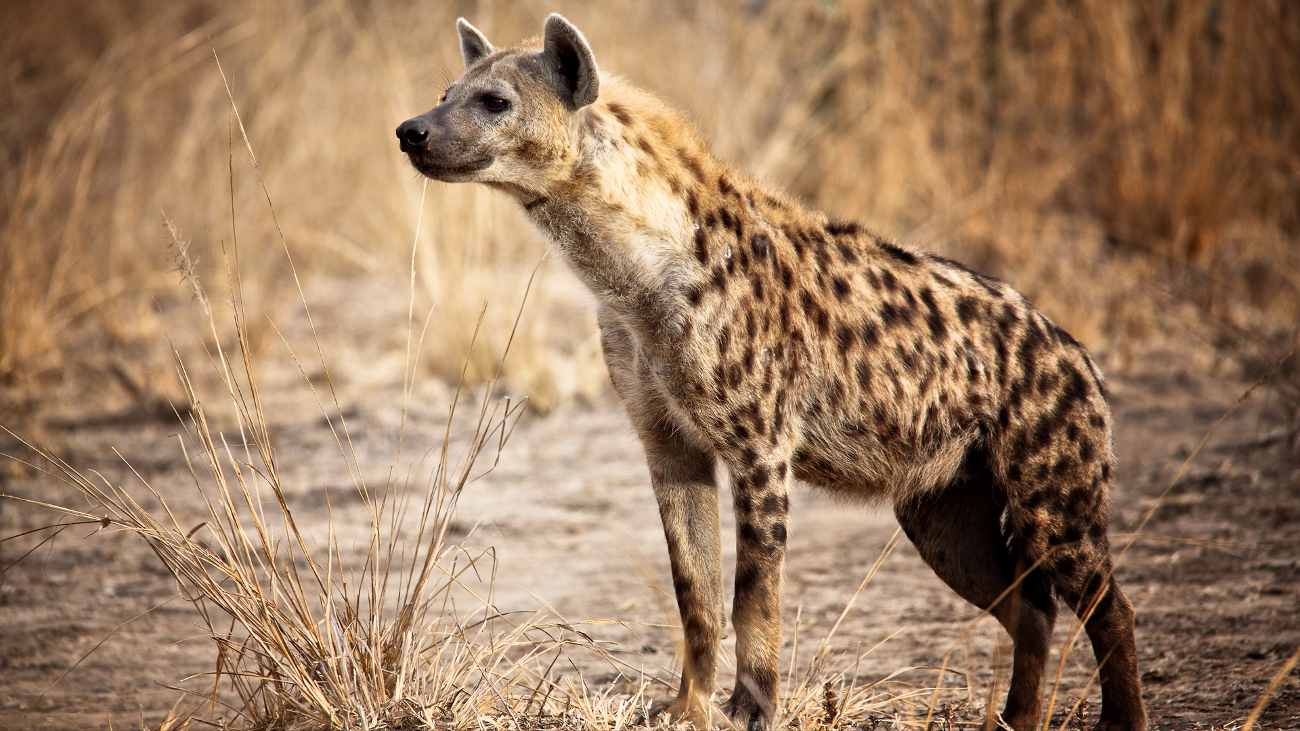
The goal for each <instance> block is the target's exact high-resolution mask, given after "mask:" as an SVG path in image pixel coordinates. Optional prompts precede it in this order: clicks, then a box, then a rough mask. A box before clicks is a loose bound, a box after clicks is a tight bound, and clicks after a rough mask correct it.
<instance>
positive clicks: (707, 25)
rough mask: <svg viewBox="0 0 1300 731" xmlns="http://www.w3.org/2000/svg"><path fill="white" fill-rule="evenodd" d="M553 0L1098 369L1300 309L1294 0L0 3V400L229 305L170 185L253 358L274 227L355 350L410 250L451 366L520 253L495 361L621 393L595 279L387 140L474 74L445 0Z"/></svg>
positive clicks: (1221, 351) (624, 58) (389, 309)
mask: <svg viewBox="0 0 1300 731" xmlns="http://www.w3.org/2000/svg"><path fill="white" fill-rule="evenodd" d="M551 11H559V12H562V13H564V14H565V15H567V16H568V17H569V18H570V19H571V20H573V21H574V22H575V23H576V24H577V25H578V26H579V27H580V28H582V30H583V31H584V32H585V33H586V35H587V37H588V39H589V40H590V41H591V44H592V46H593V48H594V50H595V53H596V57H597V60H598V62H599V63H600V64H601V66H602V68H603V69H605V70H607V71H613V72H616V73H619V74H622V75H624V76H626V77H628V78H630V79H631V80H633V81H634V82H635V83H637V84H639V85H641V86H644V87H647V88H649V89H651V90H653V91H654V92H656V93H658V94H659V95H661V96H662V97H664V98H665V99H666V100H667V101H668V102H670V103H671V104H673V105H675V106H678V107H681V108H683V109H685V110H688V111H689V112H690V113H691V114H692V115H693V116H694V118H695V119H696V120H697V121H698V124H699V126H700V127H701V129H702V130H703V132H704V133H705V135H706V136H707V137H708V138H709V139H710V140H712V142H713V144H714V146H715V152H716V153H717V154H718V155H719V156H720V157H722V158H723V159H725V160H728V161H730V162H731V163H733V164H735V165H736V166H738V167H739V168H741V169H743V170H745V171H747V172H749V173H751V174H753V175H756V176H761V177H765V178H767V179H770V180H772V181H773V182H775V183H777V184H778V185H781V186H783V187H786V188H788V189H790V190H792V191H793V192H794V193H796V194H797V195H799V196H801V197H803V198H804V199H805V200H807V201H808V202H809V203H811V204H813V205H816V206H819V207H821V208H824V209H825V210H827V211H828V212H829V213H831V214H833V215H836V216H840V217H845V218H854V219H858V220H861V221H863V222H865V223H866V224H868V225H870V226H871V227H873V228H875V229H877V230H878V231H880V232H882V233H884V234H886V235H888V236H891V237H895V238H897V239H899V240H901V241H904V242H907V243H909V244H912V245H915V246H917V247H921V248H926V249H930V250H933V251H936V252H938V253H941V254H943V255H946V256H949V257H952V258H955V259H959V260H961V261H963V262H965V263H967V264H968V265H970V266H972V267H974V268H976V269H978V270H981V271H984V272H987V273H989V274H993V275H996V276H999V277H1002V278H1005V279H1007V280H1008V281H1009V282H1011V283H1012V284H1013V285H1014V286H1015V287H1017V288H1018V289H1020V290H1021V291H1023V292H1024V293H1025V294H1026V295H1028V296H1029V297H1030V298H1031V300H1033V301H1034V302H1035V303H1036V304H1037V305H1038V306H1039V307H1040V308H1041V309H1042V310H1044V311H1045V312H1046V313H1047V314H1048V315H1049V316H1050V317H1051V318H1053V319H1054V320H1056V321H1057V322H1058V323H1059V324H1061V325H1062V326H1064V327H1065V328H1066V329H1068V330H1070V331H1071V332H1072V333H1074V334H1075V335H1076V336H1077V337H1078V338H1079V339H1080V340H1082V341H1084V342H1085V343H1086V344H1087V345H1088V346H1089V347H1091V348H1092V349H1094V351H1096V352H1097V353H1098V355H1099V359H1100V360H1101V362H1102V365H1103V367H1104V368H1106V369H1108V370H1109V371H1111V372H1119V373H1122V372H1124V371H1126V370H1127V369H1129V368H1131V367H1132V365H1133V362H1134V360H1135V359H1137V358H1142V357H1143V354H1144V353H1148V352H1152V348H1157V349H1158V348H1175V349H1178V350H1192V349H1196V350H1197V351H1198V352H1202V353H1206V354H1208V355H1207V356H1206V358H1207V360H1206V362H1210V363H1213V362H1218V363H1224V362H1228V363H1232V364H1237V365H1236V366H1234V367H1239V368H1244V369H1245V370H1246V371H1249V370H1250V369H1251V368H1258V364H1260V363H1266V362H1271V360H1273V359H1275V358H1276V355H1280V354H1281V353H1283V352H1285V351H1286V349H1287V348H1289V347H1290V343H1292V342H1293V341H1294V338H1295V334H1296V327H1297V323H1298V322H1300V5H1297V4H1296V3H1293V2H1288V1H1286V0H1253V1H1251V2H1217V1H1215V0H1147V1H1144V2H1134V3H1125V2H1113V1H1112V0H906V1H905V2H884V1H883V0H880V1H877V0H843V1H837V0H819V1H814V0H803V1H796V0H770V1H764V0H748V1H746V2H727V1H718V2H699V3H697V2H686V1H680V2H656V3H640V2H635V3H634V2H628V1H625V0H609V1H605V2H588V3H578V2H570V1H567V0H552V2H548V3H540V2H533V1H532V0H520V1H519V2H510V1H502V2H469V1H465V2H433V1H430V0H426V1H424V2H401V1H396V2H372V1H370V0H335V1H331V0H323V1H320V2H304V1H297V0H283V1H275V2H270V1H260V0H258V1H255V0H223V1H222V2H216V1H213V0H99V1H98V2H85V1H81V2H74V1H71V0H6V2H4V3H3V4H2V5H0V28H3V29H4V30H3V32H2V33H0V68H2V69H3V75H2V76H0V152H2V154H3V163H2V164H0V409H3V410H2V411H0V414H3V415H4V416H5V417H6V418H7V419H8V420H9V422H10V423H15V422H16V421H17V422H21V420H22V419H23V415H24V414H28V415H30V414H35V413H38V412H39V411H40V409H41V408H42V404H45V403H47V402H48V401H49V400H51V399H57V398H62V399H64V400H65V401H66V400H68V399H72V402H73V403H75V405H76V408H80V409H83V410H86V411H93V410H97V409H103V408H107V406H106V405H105V404H108V403H109V402H112V403H119V402H120V403H129V402H132V401H136V402H149V401H150V400H156V399H158V398H160V397H166V396H171V397H173V398H175V397H176V395H177V392H176V389H175V388H174V387H173V386H169V385H168V384H171V383H174V382H175V376H174V375H173V373H172V365H171V349H172V347H176V348H177V349H179V350H182V351H185V350H186V349H187V348H189V349H197V348H199V347H200V346H201V345H202V344H203V343H204V342H205V340H204V339H205V338H207V339H208V340H209V344H210V340H211V339H212V338H224V337H226V336H227V335H228V333H222V332H219V331H218V332H211V331H210V330H209V328H208V325H207V322H206V320H205V319H202V318H201V317H199V314H200V313H198V312H197V308H196V307H194V306H193V305H192V303H191V302H190V300H191V298H192V295H191V293H190V291H189V290H188V289H187V288H186V286H185V285H184V284H183V283H182V281H181V275H180V274H179V273H178V272H177V271H176V263H175V261H174V254H175V245H174V243H173V242H172V236H171V235H170V234H169V233H168V232H167V230H166V229H165V227H164V225H163V222H164V215H165V216H166V218H167V219H168V220H170V221H171V222H172V223H173V224H174V225H175V226H176V227H177V228H178V229H180V231H182V232H183V233H182V234H181V237H182V238H183V239H184V240H188V241H189V242H190V249H189V253H190V256H191V257H192V258H193V259H194V260H195V261H196V262H197V264H196V269H197V274H198V275H199V278H200V280H201V281H203V282H204V283H205V286H207V287H208V289H209V294H210V296H211V298H212V300H213V301H214V303H216V304H217V305H218V306H219V307H220V306H227V305H223V304H222V303H223V301H225V300H228V299H229V294H228V293H229V289H228V288H227V284H226V283H227V273H226V272H227V268H228V265H227V263H226V262H228V261H229V262H231V264H230V265H229V266H234V262H235V255H236V253H237V255H238V262H237V263H238V271H239V272H240V278H241V279H242V295H241V296H242V298H243V300H244V303H245V306H246V307H247V310H248V317H247V320H248V323H249V324H248V327H249V330H250V338H251V341H252V342H253V343H254V345H255V355H256V354H257V353H259V352H261V351H262V350H267V349H270V348H278V347H281V346H280V345H279V342H278V341H279V338H278V336H277V334H276V332H275V329H274V328H273V327H272V326H271V323H273V322H275V323H279V322H281V321H283V320H285V319H286V318H291V317H292V316H293V315H292V313H294V312H301V309H302V307H301V302H300V301H299V296H298V291H297V286H296V285H295V279H294V274H293V272H292V271H291V269H290V265H289V258H288V257H287V256H286V249H287V251H288V253H289V255H290V256H292V261H293V264H294V267H295V268H296V270H297V273H298V275H299V280H298V281H301V283H302V286H303V288H304V291H305V292H306V296H307V300H308V302H309V303H310V304H311V306H312V308H313V312H315V311H316V310H317V308H319V309H320V311H322V312H325V313H328V316H322V317H319V318H318V319H317V321H316V323H315V324H316V325H317V327H318V328H319V329H320V330H321V331H323V333H324V335H323V337H326V339H328V338H329V336H331V334H334V336H335V337H334V340H333V341H331V342H334V346H333V352H334V353H335V354H336V356H337V357H339V358H340V359H341V363H340V364H339V365H338V367H337V370H338V374H336V375H338V377H339V378H343V379H347V378H348V377H349V368H351V369H353V371H354V372H355V373H354V375H353V376H352V377H355V378H364V375H356V374H364V372H365V370H366V368H368V367H371V366H373V362H363V361H365V360H366V359H362V358H353V359H352V360H348V358H347V357H346V352H347V350H348V344H349V343H356V344H357V346H358V347H361V344H363V343H364V344H367V346H368V347H370V348H372V350H373V352H372V355H373V358H371V357H370V356H367V357H368V358H369V359H370V361H374V362H378V361H380V360H382V359H383V358H384V357H386V356H385V354H386V353H389V352H390V351H391V353H398V354H399V356H400V353H402V352H404V350H403V348H404V347H405V345H404V343H405V340H404V333H405V322H406V316H407V302H408V290H409V288H410V287H411V283H410V282H411V279H410V271H411V261H412V256H413V254H412V252H413V250H414V252H415V253H414V270H415V277H414V289H415V304H414V308H413V309H414V321H415V327H416V329H417V331H419V330H420V329H421V328H424V327H425V326H424V322H425V320H426V319H427V320H428V325H427V328H426V329H425V330H424V332H425V343H424V346H423V347H422V349H421V354H420V357H419V368H420V371H421V373H423V374H427V375H428V376H430V377H432V378H433V379H434V380H443V381H454V380H455V378H456V377H457V376H458V375H459V374H460V372H461V367H462V364H463V360H464V358H465V354H466V352H467V350H468V345H469V342H470V338H471V336H472V334H473V332H474V330H475V326H476V323H477V322H478V321H479V317H480V314H481V313H482V317H483V321H482V322H483V324H482V327H481V329H480V334H479V342H480V343H481V344H482V345H483V346H484V347H480V348H476V349H475V355H474V356H472V357H471V359H470V362H469V366H468V368H469V370H468V372H467V373H468V377H469V379H470V380H472V381H473V380H484V379H486V378H488V377H490V376H491V375H492V372H493V371H494V369H495V367H496V362H497V357H498V356H499V353H500V350H501V348H502V347H503V346H504V344H505V341H506V339H507V338H508V337H509V336H510V332H511V325H512V323H513V321H514V319H515V316H516V312H517V308H518V306H519V303H520V301H521V298H522V296H523V292H524V288H525V286H526V284H527V282H528V280H529V277H530V275H531V274H532V272H533V271H534V269H535V268H536V269H537V276H536V280H535V281H534V284H533V289H532V292H531V294H530V295H529V302H528V305H527V307H526V308H525V309H524V311H523V319H522V322H521V329H520V332H519V333H518V334H517V335H516V337H515V341H514V344H513V346H512V348H513V350H512V354H511V357H510V359H509V360H508V361H507V362H506V366H505V374H504V376H505V383H506V388H507V389H508V390H509V391H511V392H513V393H520V394H527V395H530V396H531V397H532V399H533V405H534V407H535V408H537V409H539V410H541V411H548V410H554V409H557V408H558V409H563V408H568V407H569V406H571V405H573V404H581V403H585V402H590V401H593V400H598V399H600V398H602V393H603V392H604V390H605V388H606V386H605V383H606V376H605V374H604V370H603V366H602V365H601V362H600V357H599V347H598V344H597V341H596V339H595V337H594V335H595V325H594V316H593V314H592V309H591V306H590V304H589V302H588V300H587V298H586V295H585V293H584V292H582V291H581V288H580V287H579V286H578V285H577V284H576V283H575V281H574V280H573V279H572V278H571V277H570V276H569V275H568V273H567V272H565V271H564V269H563V266H562V265H561V264H560V263H559V262H557V261H556V260H555V259H554V258H548V257H546V256H545V249H544V247H543V246H542V245H541V244H540V243H539V240H538V237H537V236H536V235H535V234H534V233H533V232H532V231H531V230H530V229H529V228H528V226H527V225H526V224H525V223H524V222H523V220H522V218H521V216H520V215H519V214H518V212H517V211H516V210H514V208H515V206H514V205H513V204H512V203H511V202H509V201H507V200H505V199H503V198H500V197H498V196H496V195H495V194H493V193H491V192H490V191H487V190H486V189H482V188H478V187H473V186H448V185H445V184H442V183H430V184H429V185H428V187H427V191H426V190H423V182H422V181H421V180H420V179H419V177H418V176H417V175H416V174H415V173H414V172H413V171H412V170H411V169H410V167H409V165H407V163H406V161H405V159H404V157H403V156H402V155H401V154H400V152H399V151H398V149H397V145H396V142H395V140H394V137H393V129H394V127H395V126H396V125H397V124H398V123H399V122H401V121H402V120H404V119H406V118H408V117H410V116H413V115H415V114H419V113H421V112H424V111H426V110H427V109H428V108H430V107H431V106H432V105H433V104H434V103H435V102H436V100H437V98H438V96H439V94H440V93H441V91H442V89H443V87H444V86H445V85H446V84H447V83H449V82H450V81H451V80H452V79H454V78H455V77H456V76H457V75H458V74H459V72H460V69H461V62H460V58H459V50H458V44H457V39H456V34H455V27H454V22H455V19H456V17H457V16H464V17H466V18H467V19H469V20H470V21H471V22H473V23H474V24H475V25H476V26H477V27H478V28H480V29H481V30H483V31H484V32H485V33H486V34H487V35H488V37H489V38H490V39H492V40H493V41H494V42H496V43H498V44H509V43H513V42H515V41H517V40H518V39H520V38H523V37H525V36H531V35H535V34H536V33H538V32H539V30H540V28H541V23H542V21H543V19H544V18H545V16H546V14H547V13H549V12H551ZM214 50H215V55H216V57H219V59H220V65H221V70H219V68H218V63H217V58H216V57H214ZM222 70H224V74H225V79H226V82H228V84H229V89H230V92H232V93H233V97H234V100H235V102H236V104H237V105H238V108H239V114H240V119H241V120H242V124H243V126H244V129H245V130H246V132H247V136H248V139H249V142H250V143H251V146H252V150H253V152H254V153H255V154H256V161H257V167H256V168H255V167H254V164H253V162H252V161H251V159H250V156H249V154H248V149H247V148H246V147H245V144H244V141H243V138H242V136H241V132H240V128H239V122H238V121H236V120H234V118H233V115H232V111H231V102H230V97H229V96H228V93H227V87H226V83H225V82H223V76H222ZM259 174H260V176H261V177H262V179H264V181H265V189H266V193H265V194H264V193H263V188H262V184H261V183H260V182H259ZM422 195H423V210H421V201H422ZM268 197H269V199H270V205H268V201H267V198H268ZM417 226H418V229H419V232H418V239H417ZM277 229H278V230H280V231H282V232H283V243H282V240H281V237H280V234H279V233H277ZM417 241H418V247H417V246H415V244H416V243H417ZM539 263H540V268H537V267H538V266H539ZM223 293H226V294H223ZM484 302H487V303H488V305H487V309H486V310H484V309H483V305H484ZM227 307H228V306H227ZM218 314H220V313H218ZM349 318H351V319H349ZM367 318H369V319H367ZM222 319H223V318H222V317H220V316H219V317H218V321H219V322H220V321H222ZM376 321H378V322H380V323H386V324H384V325H383V327H379V326H377V325H376V324H375V323H376ZM349 322H352V323H353V325H348V324H347V323H349ZM356 323H362V324H361V325H357V324H356ZM390 326H391V327H390ZM390 330H391V333H390V334H384V333H388V332H389V331H390ZM380 331H382V332H380ZM198 352H201V351H198ZM368 352H370V351H368ZM397 360H399V361H400V357H398V358H397ZM1252 364H1254V365H1252ZM331 367H334V364H333V363H331ZM307 375H308V376H309V377H313V374H312V373H307ZM399 380H400V379H399Z"/></svg>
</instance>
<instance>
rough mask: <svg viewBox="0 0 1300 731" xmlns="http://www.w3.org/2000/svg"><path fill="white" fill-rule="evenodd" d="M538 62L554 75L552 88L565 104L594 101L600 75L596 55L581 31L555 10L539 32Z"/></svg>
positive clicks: (584, 104) (571, 104) (598, 89)
mask: <svg viewBox="0 0 1300 731" xmlns="http://www.w3.org/2000/svg"><path fill="white" fill-rule="evenodd" d="M543 37H544V38H545V42H544V44H543V46H542V61H543V63H545V65H546V67H547V68H549V69H550V70H551V71H552V72H554V73H555V74H556V77H557V78H556V80H557V81H558V82H559V83H558V85H557V88H556V91H557V92H558V93H559V95H560V98H561V99H562V100H564V102H565V103H566V104H569V105H570V106H572V107H573V108H574V109H581V108H582V107H585V106H587V105H588V104H590V103H592V102H594V101H596V97H597V96H598V95H599V94H600V78H599V74H598V73H597V71H596V58H595V56H593V55H592V54H591V46H588V45H587V39H586V38H584V37H583V36H582V31H580V30H578V29H577V28H575V27H573V23H570V22H569V21H567V20H565V19H564V16H563V15H560V14H559V13H551V15H550V17H548V18H547V19H546V30H545V31H544V33H543Z"/></svg>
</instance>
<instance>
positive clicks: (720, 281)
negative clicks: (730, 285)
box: [713, 266, 727, 290]
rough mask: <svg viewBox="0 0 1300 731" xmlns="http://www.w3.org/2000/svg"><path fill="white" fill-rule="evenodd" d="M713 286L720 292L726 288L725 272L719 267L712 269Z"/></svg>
mask: <svg viewBox="0 0 1300 731" xmlns="http://www.w3.org/2000/svg"><path fill="white" fill-rule="evenodd" d="M713 286H715V287H717V288H718V289H722V290H725V289H726V288H727V270H725V269H723V268H722V267H721V266H716V267H713Z"/></svg>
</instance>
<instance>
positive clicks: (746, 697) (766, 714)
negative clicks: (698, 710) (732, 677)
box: [722, 684, 776, 731]
mask: <svg viewBox="0 0 1300 731" xmlns="http://www.w3.org/2000/svg"><path fill="white" fill-rule="evenodd" d="M722 710H723V712H725V713H726V714H727V717H728V718H730V719H731V723H732V725H733V726H734V727H735V728H736V729H739V731H768V729H771V728H772V727H773V726H774V725H775V723H774V721H775V720H776V719H775V716H776V713H775V711H776V709H775V707H774V704H773V703H772V702H771V701H768V700H766V699H764V700H763V701H762V702H760V701H759V700H758V699H756V698H755V697H754V696H753V694H751V693H750V692H749V690H748V689H747V688H745V686H744V685H740V684H737V686H736V690H735V692H733V693H732V694H731V700H729V701H727V702H726V703H725V704H723V706H722Z"/></svg>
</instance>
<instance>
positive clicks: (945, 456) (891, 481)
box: [793, 426, 977, 501]
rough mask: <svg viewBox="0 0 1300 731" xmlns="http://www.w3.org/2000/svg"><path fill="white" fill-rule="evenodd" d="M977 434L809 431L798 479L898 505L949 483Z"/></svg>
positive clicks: (797, 461) (847, 494)
mask: <svg viewBox="0 0 1300 731" xmlns="http://www.w3.org/2000/svg"><path fill="white" fill-rule="evenodd" d="M976 442H977V435H976V433H975V432H974V430H965V431H959V432H956V433H953V434H948V435H946V436H945V438H942V439H926V438H922V437H912V436H908V435H905V434H898V433H882V432H880V431H876V430H872V429H866V428H863V427H858V426H838V427H834V428H829V429H828V428H819V429H812V430H810V431H809V433H808V434H807V435H805V438H804V439H803V441H802V442H801V444H800V445H799V447H798V449H797V450H796V452H795V456H794V461H793V465H794V473H795V477H797V478H798V479H800V480H802V481H804V482H807V483H809V484H812V485H814V486H816V487H819V488H822V489H824V490H827V491H828V492H831V493H833V494H836V495H841V496H844V497H851V498H853V499H857V500H867V501H875V500H899V499H901V498H904V497H906V496H910V495H916V494H919V493H923V492H926V491H928V490H931V489H934V488H937V487H941V486H944V485H947V484H950V483H951V482H952V481H953V480H954V479H957V478H958V476H959V475H960V474H961V473H962V470H963V469H964V466H965V464H966V460H967V455H968V453H969V452H970V450H971V449H972V447H973V446H975V444H976Z"/></svg>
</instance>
